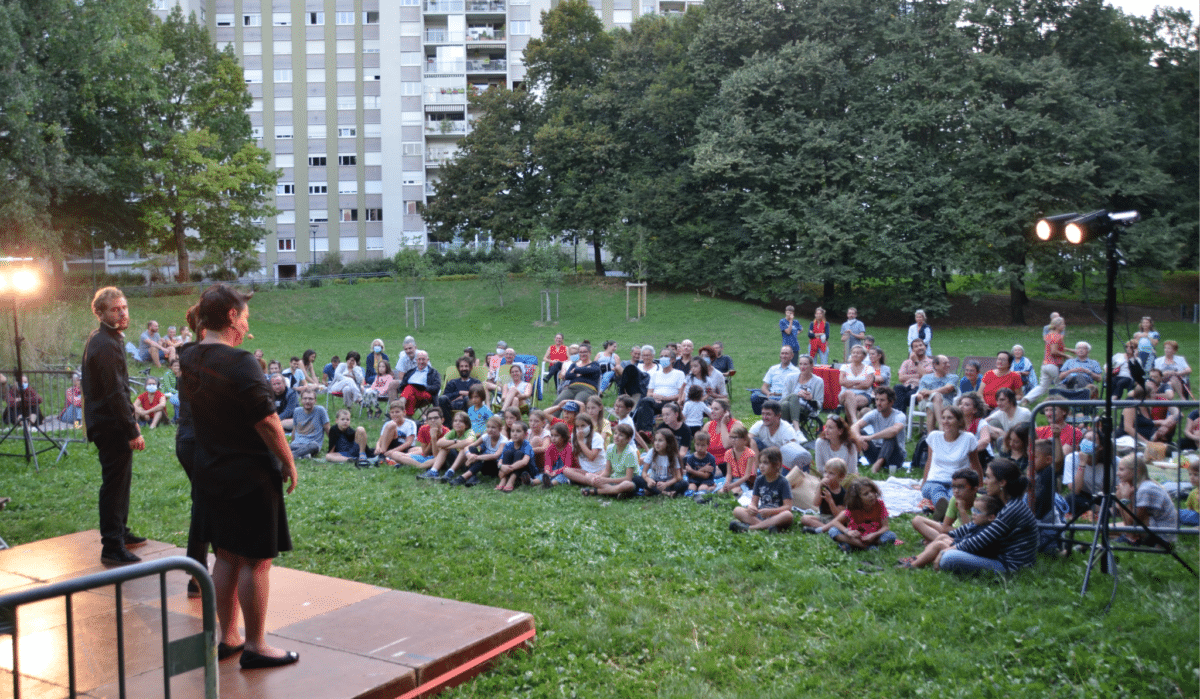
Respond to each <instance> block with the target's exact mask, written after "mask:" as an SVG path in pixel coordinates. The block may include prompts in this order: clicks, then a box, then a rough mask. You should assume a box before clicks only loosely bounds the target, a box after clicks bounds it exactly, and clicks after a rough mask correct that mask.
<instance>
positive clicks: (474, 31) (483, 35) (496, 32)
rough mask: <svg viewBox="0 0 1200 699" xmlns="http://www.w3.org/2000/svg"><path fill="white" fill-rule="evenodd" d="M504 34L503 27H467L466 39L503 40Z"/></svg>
mask: <svg viewBox="0 0 1200 699" xmlns="http://www.w3.org/2000/svg"><path fill="white" fill-rule="evenodd" d="M505 38H507V37H506V35H505V32H504V29H503V28H501V29H482V28H470V27H468V28H467V41H468V42H478V41H485V42H486V41H504V40H505Z"/></svg>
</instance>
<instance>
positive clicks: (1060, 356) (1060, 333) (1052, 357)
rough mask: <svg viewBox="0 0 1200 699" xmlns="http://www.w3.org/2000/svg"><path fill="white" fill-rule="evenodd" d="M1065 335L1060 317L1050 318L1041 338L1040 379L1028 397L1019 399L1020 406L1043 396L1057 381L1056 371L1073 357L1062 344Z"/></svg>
mask: <svg viewBox="0 0 1200 699" xmlns="http://www.w3.org/2000/svg"><path fill="white" fill-rule="evenodd" d="M1066 334H1067V322H1066V321H1065V320H1063V319H1062V316H1058V315H1056V316H1054V317H1053V318H1051V319H1050V325H1049V326H1047V331H1046V334H1045V335H1043V336H1042V339H1043V340H1044V341H1045V342H1046V354H1045V355H1044V356H1043V357H1042V372H1041V377H1040V379H1039V380H1038V385H1037V386H1034V387H1033V390H1031V391H1030V392H1029V395H1027V396H1025V397H1024V398H1022V399H1021V405H1029V404H1030V403H1032V402H1033V401H1035V400H1037V399H1038V398H1040V397H1041V396H1043V395H1045V393H1046V392H1047V391H1049V390H1050V387H1051V386H1053V385H1054V384H1055V383H1056V382H1057V381H1058V370H1059V369H1060V368H1061V367H1062V364H1063V362H1065V361H1066V360H1067V359H1069V358H1071V357H1074V356H1075V354H1074V353H1073V352H1067V350H1066V347H1065V346H1064V344H1063V342H1064V340H1063V338H1064V337H1066Z"/></svg>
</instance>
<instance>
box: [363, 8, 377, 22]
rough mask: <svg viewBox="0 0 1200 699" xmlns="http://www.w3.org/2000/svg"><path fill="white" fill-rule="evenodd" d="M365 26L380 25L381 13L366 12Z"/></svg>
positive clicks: (364, 17) (364, 14) (364, 15)
mask: <svg viewBox="0 0 1200 699" xmlns="http://www.w3.org/2000/svg"><path fill="white" fill-rule="evenodd" d="M363 24H379V13H378V12H376V11H374V10H368V11H367V12H364V13H363Z"/></svg>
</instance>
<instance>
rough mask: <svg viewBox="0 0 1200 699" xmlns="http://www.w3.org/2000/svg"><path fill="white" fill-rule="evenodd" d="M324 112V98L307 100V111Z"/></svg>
mask: <svg viewBox="0 0 1200 699" xmlns="http://www.w3.org/2000/svg"><path fill="white" fill-rule="evenodd" d="M324 110H325V97H324V96H321V97H309V98H308V111H310V112H320V111H324Z"/></svg>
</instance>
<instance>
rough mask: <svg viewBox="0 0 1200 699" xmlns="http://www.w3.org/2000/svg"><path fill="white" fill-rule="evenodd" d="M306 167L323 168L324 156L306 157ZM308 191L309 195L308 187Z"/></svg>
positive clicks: (310, 190)
mask: <svg viewBox="0 0 1200 699" xmlns="http://www.w3.org/2000/svg"><path fill="white" fill-rule="evenodd" d="M308 166H309V167H325V156H323V155H310V156H308ZM308 189H309V193H310V194H311V193H312V187H309V188H308Z"/></svg>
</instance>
